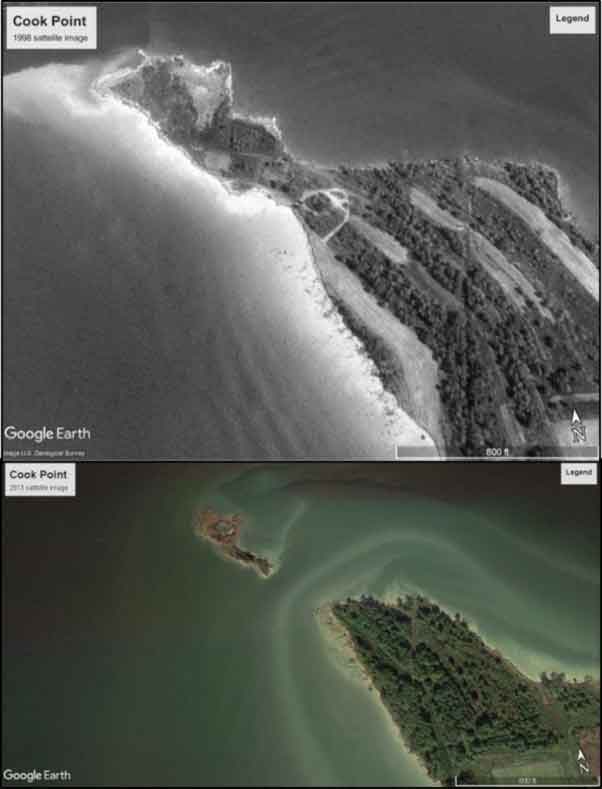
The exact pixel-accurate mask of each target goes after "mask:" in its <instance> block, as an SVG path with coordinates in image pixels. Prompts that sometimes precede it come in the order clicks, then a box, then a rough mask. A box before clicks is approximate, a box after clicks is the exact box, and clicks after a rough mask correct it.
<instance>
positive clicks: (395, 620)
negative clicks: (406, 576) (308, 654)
mask: <svg viewBox="0 0 602 789" xmlns="http://www.w3.org/2000/svg"><path fill="white" fill-rule="evenodd" d="M317 614H318V622H319V623H320V624H321V625H322V626H325V628H326V631H325V632H326V633H327V635H328V636H329V640H330V641H331V643H332V645H333V647H334V646H336V647H337V648H338V650H339V652H340V651H341V650H343V652H344V654H345V661H344V664H343V665H344V666H345V669H346V670H347V671H350V672H351V675H352V676H353V675H355V676H356V678H357V677H359V678H360V679H361V680H362V682H363V683H364V684H366V685H367V686H368V687H369V688H370V689H371V690H373V691H376V692H377V693H378V696H379V697H380V701H381V702H382V704H383V705H384V707H385V709H386V710H387V712H388V714H389V716H390V718H391V720H392V722H393V723H394V725H395V727H396V729H397V731H398V732H399V734H400V735H401V737H402V739H403V742H404V744H405V745H406V746H407V747H408V749H409V750H410V751H411V752H412V753H413V754H415V755H416V756H417V757H418V758H419V759H420V761H421V763H422V764H423V766H424V768H425V769H426V771H427V772H428V774H429V776H430V777H431V778H432V779H433V780H434V781H436V782H438V783H442V784H444V785H458V786H461V785H469V784H473V785H474V784H499V785H510V784H517V783H528V784H536V783H537V784H538V783H542V784H543V783H556V784H562V783H577V782H578V783H580V784H589V783H591V784H592V785H597V782H598V778H597V776H598V774H599V769H600V767H599V764H600V728H599V720H600V683H599V681H598V680H594V679H593V678H591V677H586V678H585V679H584V680H582V681H578V680H568V679H567V678H566V677H565V676H564V674H556V673H551V674H547V673H543V674H542V675H541V677H540V681H535V680H533V679H531V678H529V677H527V676H526V675H524V674H523V673H522V672H521V671H519V669H518V668H517V667H516V666H514V665H513V664H512V663H510V662H509V661H508V660H507V659H505V658H504V657H503V656H502V655H501V654H500V653H499V652H498V651H497V650H494V649H492V648H491V647H490V646H488V645H487V644H486V643H485V642H484V641H483V640H482V639H481V638H480V636H479V635H477V634H476V633H475V632H474V631H473V630H472V629H471V628H470V627H469V626H468V624H467V623H466V622H465V620H464V619H463V618H462V617H461V616H460V614H456V615H455V616H450V615H449V614H448V613H446V612H445V611H444V610H443V609H441V608H440V607H439V606H437V605H435V604H434V603H433V602H430V601H429V600H427V599H426V598H424V597H421V596H408V597H406V598H405V599H399V600H398V601H397V604H396V605H389V604H385V603H383V602H381V601H379V600H377V599H375V598H373V597H370V596H362V597H361V598H359V599H352V598H348V599H347V600H345V601H342V602H334V603H330V604H326V605H323V606H321V607H320V608H319V609H318V610H317ZM374 695H375V696H376V693H375V694H374ZM456 782H457V783H456Z"/></svg>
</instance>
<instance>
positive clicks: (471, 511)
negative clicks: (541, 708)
mask: <svg viewBox="0 0 602 789" xmlns="http://www.w3.org/2000/svg"><path fill="white" fill-rule="evenodd" d="M118 468H119V467H115V469H114V470H104V469H101V470H98V471H97V470H94V471H92V470H90V472H89V473H87V472H86V473H84V472H82V475H81V484H82V486H83V487H82V496H80V499H79V500H78V502H77V503H76V504H75V505H74V506H71V508H70V509H69V508H65V507H62V508H59V509H57V510H56V511H55V512H56V514H55V515H53V514H52V513H51V512H50V510H49V509H48V508H46V509H45V510H43V512H44V513H45V517H44V526H45V531H44V533H41V532H40V530H39V527H40V525H41V524H40V523H39V522H38V520H37V519H36V518H35V517H34V512H35V511H36V509H35V505H33V506H31V507H29V506H27V508H26V509H23V508H21V509H20V510H17V509H16V505H15V503H14V502H13V503H12V505H13V506H12V508H11V510H10V512H9V516H8V519H7V527H8V529H12V531H10V532H8V535H9V537H8V542H7V544H6V545H5V551H4V555H5V556H7V557H8V560H9V564H8V566H7V580H6V584H7V588H8V590H9V593H10V595H9V600H10V601H11V606H10V609H9V613H10V617H9V621H8V625H7V626H8V633H9V638H8V639H7V640H5V649H6V654H5V666H6V668H5V686H6V689H5V698H6V711H7V713H8V718H9V719H10V720H11V721H12V722H13V723H12V726H11V727H10V728H9V730H8V732H7V733H6V734H5V738H6V739H5V760H4V761H5V764H8V763H10V764H11V765H16V766H19V767H21V766H27V765H30V764H31V761H32V758H33V760H34V761H35V762H36V764H38V765H44V764H45V763H47V762H49V763H51V764H52V765H54V764H56V763H57V762H59V763H60V765H61V766H62V767H64V768H66V769H71V770H72V771H73V772H74V776H76V780H77V781H80V782H81V784H82V785H87V784H90V785H92V784H94V783H95V782H99V783H101V784H102V783H105V784H108V783H111V782H117V783H120V784H125V785H127V784H128V783H129V782H131V781H134V782H137V783H145V784H148V785H162V782H167V783H171V785H182V786H186V785H194V784H199V783H200V784H202V785H212V784H217V785H233V784H234V785H239V784H243V785H277V784H279V783H284V784H287V785H302V784H310V785H324V784H329V785H345V784H347V785H418V784H424V783H428V781H427V779H426V776H425V775H424V773H423V772H422V771H421V769H420V768H419V767H418V766H417V764H416V762H415V760H414V759H413V758H412V757H411V756H409V755H408V754H407V753H406V752H405V751H404V749H403V746H402V745H401V743H400V741H399V739H398V738H397V737H396V736H395V734H394V733H393V732H392V730H391V726H390V723H389V720H388V718H387V716H386V714H385V713H384V712H383V710H382V709H381V708H380V706H379V705H378V704H376V703H375V701H374V698H373V697H372V694H370V693H369V692H368V691H367V690H366V689H365V688H364V687H361V686H359V685H357V684H356V683H354V682H352V681H350V680H349V679H348V678H347V676H346V675H345V674H344V673H342V672H341V670H340V667H339V666H337V665H336V663H335V662H333V661H332V660H331V659H330V654H329V652H328V648H327V645H326V643H325V641H324V639H323V636H322V635H321V632H320V630H319V628H318V626H317V624H316V621H315V618H314V614H313V611H314V609H315V607H316V606H318V605H319V604H320V603H321V602H324V601H326V600H332V599H336V598H340V597H344V596H345V595H353V594H358V593H361V592H372V593H374V594H378V595H382V596H384V597H391V596H394V595H395V594H398V593H400V592H406V591H421V592H423V593H424V594H427V595H429V596H431V597H432V598H434V599H435V600H437V601H439V602H440V603H441V604H442V605H443V606H444V607H445V608H447V609H448V610H450V611H453V612H455V611H460V612H461V613H462V614H463V615H464V616H465V617H466V618H467V619H468V621H469V622H470V623H471V624H472V625H473V626H475V627H477V628H478V630H479V632H480V633H481V634H482V635H483V637H484V638H485V639H486V640H487V641H488V642H489V643H490V644H492V645H493V646H495V647H498V648H500V649H502V650H503V651H504V653H505V654H506V655H507V656H508V657H510V658H511V659H512V660H513V661H514V662H515V663H516V664H517V665H518V666H519V667H520V668H521V669H523V670H524V671H527V672H529V673H530V674H532V675H534V676H536V675H537V674H538V673H539V672H540V671H542V670H564V671H566V672H567V673H568V674H569V676H573V675H576V676H582V675H584V674H587V673H590V674H593V675H595V676H599V618H600V617H599V559H598V557H599V535H598V533H597V531H596V530H595V529H594V528H593V526H594V525H595V518H592V517H591V516H592V515H594V516H595V507H594V508H593V510H592V512H591V513H589V510H588V509H587V507H582V508H581V512H580V513H579V514H578V515H575V522H574V524H573V525H572V526H571V527H568V528H567V522H566V511H565V509H564V508H562V507H561V508H558V507H555V506H554V504H553V503H552V502H550V503H549V504H548V505H546V503H545V500H544V499H537V498H530V499H528V498H526V497H525V495H523V496H522V497H521V496H520V494H518V493H517V491H516V489H509V490H508V491H507V494H506V495H505V496H504V495H500V496H496V497H494V498H488V499H483V500H475V501H474V503H473V504H472V505H470V506H467V505H460V504H458V503H455V504H453V503H446V502H444V501H442V500H437V499H433V498H427V497H425V496H424V495H418V494H417V493H414V492H412V491H411V490H410V489H408V490H406V491H405V492H404V491H403V490H401V491H400V489H399V488H397V489H396V490H387V489H383V488H382V487H378V486H374V485H372V484H369V483H364V484H360V483H355V484H354V485H353V486H352V487H350V486H348V485H341V484H340V483H337V482H332V483H325V484H321V485H318V486H316V485H311V484H308V483H304V482H299V483H296V484H289V483H290V481H291V480H292V479H293V478H294V477H296V476H298V474H297V471H296V470H294V469H293V470H291V469H277V470H276V471H275V472H274V473H273V472H272V471H271V470H269V469H268V470H265V469H264V470H259V471H255V470H251V471H244V472H243V473H241V471H240V470H239V469H236V468H231V469H228V468H225V469H222V470H221V471H219V472H213V473H212V474H211V475H209V476H207V474H206V472H204V471H202V470H201V471H199V472H198V479H194V472H192V473H188V472H187V473H184V470H182V471H181V472H178V471H177V469H176V470H175V469H173V468H172V469H169V470H168V469H166V468H165V467H164V468H165V473H164V476H162V474H158V473H157V472H156V470H153V471H152V472H151V471H148V470H147V471H144V472H142V471H140V470H134V471H130V470H129V469H128V470H123V467H122V470H117V469H118ZM425 468H426V467H425ZM430 468H431V469H432V468H433V467H432V466H431V467H430ZM182 469H183V467H182ZM400 473H401V472H400ZM465 473H469V472H468V469H466V470H465ZM458 474H459V472H458ZM368 475H369V472H368ZM323 479H325V480H327V479H328V475H327V474H326V473H323ZM95 480H97V481H96V482H95ZM108 483H111V485H112V487H110V488H109V487H108ZM465 483H468V485H470V483H469V480H468V478H467V479H466V480H465ZM101 490H102V491H103V492H104V495H105V500H104V502H102V503H101V502H100V501H99V499H98V496H97V495H96V491H101ZM108 490H110V491H111V496H106V492H107V491H108ZM203 506H214V507H218V508H220V507H221V508H223V509H224V510H225V511H244V512H245V514H246V516H247V526H248V528H247V529H246V531H245V533H244V534H245V541H244V542H245V544H246V545H248V547H250V548H252V549H254V550H257V551H262V552H263V553H265V554H266V555H269V556H271V557H272V558H274V559H277V560H278V562H279V570H278V572H277V573H276V574H275V575H274V576H273V577H272V578H271V579H269V580H262V579H260V578H258V577H257V576H256V575H255V574H254V573H253V572H252V571H250V570H244V569H241V568H239V567H237V566H236V565H234V564H232V563H229V562H225V561H223V560H221V559H220V558H219V557H218V556H217V555H216V553H215V552H214V551H213V550H212V548H211V547H210V546H208V545H207V544H205V543H202V542H198V541H197V540H195V538H194V537H193V535H192V530H191V523H192V519H193V515H194V512H195V511H197V510H198V508H199V507H203ZM41 511H42V510H40V512H41ZM17 512H18V513H19V514H18V515H17ZM27 513H29V516H28V515H27ZM588 513H589V514H588ZM17 518H18V521H17ZM17 523H18V524H19V526H18V528H19V531H18V532H17V531H16V529H15V526H16V524H17ZM50 525H51V526H52V528H51V529H50V531H49V530H48V527H49V526H50ZM25 568H27V570H28V571H29V572H31V573H33V576H32V577H31V578H29V579H28V578H27V577H26V574H27V572H26V569H25ZM61 579H62V581H61ZM33 720H35V725H32V721H33Z"/></svg>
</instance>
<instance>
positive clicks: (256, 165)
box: [112, 56, 600, 456]
mask: <svg viewBox="0 0 602 789" xmlns="http://www.w3.org/2000/svg"><path fill="white" fill-rule="evenodd" d="M220 69H221V72H220V74H221V82H220V80H217V82H218V87H219V86H221V87H219V90H222V91H223V93H224V95H223V97H222V100H221V101H220V96H221V94H220V93H218V94H217V95H216V96H214V97H212V99H213V100H214V104H215V105H216V106H215V107H214V108H213V109H212V112H213V116H212V118H211V119H210V120H209V121H207V119H205V118H199V112H198V111H197V107H196V106H195V102H194V101H193V93H192V92H191V91H193V89H194V85H191V84H189V82H190V80H191V79H192V78H191V77H190V73H195V72H190V70H187V69H186V68H185V61H184V59H183V58H182V57H181V56H174V57H171V58H169V57H168V58H162V57H155V58H148V59H147V61H146V63H145V64H144V65H142V67H141V68H140V69H139V70H138V71H134V72H132V73H131V74H128V75H125V76H124V77H123V78H122V79H120V80H119V81H118V82H117V83H116V84H114V85H113V86H112V89H113V90H114V91H115V92H116V93H117V95H119V96H120V97H122V98H124V99H126V100H127V101H130V102H132V103H134V104H136V105H137V106H140V107H141V108H143V109H144V110H145V111H146V112H147V113H148V114H149V115H150V117H151V118H152V119H153V120H154V121H155V122H156V123H157V124H158V125H159V127H160V128H161V131H162V132H163V133H164V134H166V135H167V137H168V138H169V139H171V140H172V141H174V142H175V143H176V144H178V145H180V146H182V147H183V148H184V149H185V150H186V151H187V153H188V154H189V155H190V156H191V157H192V158H193V159H194V160H195V161H197V162H198V163H199V164H201V165H203V164H204V163H205V158H204V156H205V151H206V150H210V149H215V148H217V149H219V150H221V151H227V152H228V156H229V160H230V171H229V172H230V174H231V175H234V176H236V178H237V179H238V180H237V183H240V184H242V185H243V186H244V185H245V184H247V185H248V184H251V183H260V184H262V185H264V186H267V187H269V188H270V189H272V190H274V191H277V192H279V193H281V194H282V195H283V196H285V197H286V199H287V200H290V201H293V202H292V204H293V206H294V208H295V210H296V212H297V215H298V216H299V217H300V218H301V220H302V221H303V222H304V223H305V225H306V226H308V227H309V228H310V229H311V230H313V231H314V232H315V233H317V234H318V235H319V236H320V237H321V238H323V239H324V240H326V241H327V243H328V244H329V246H330V247H331V249H332V250H333V252H334V253H335V254H336V257H337V258H338V260H339V261H341V262H342V263H343V264H345V265H346V266H348V267H349V268H350V269H352V270H353V271H354V272H355V273H356V274H357V275H358V276H359V277H360V278H361V281H362V283H363V285H364V287H365V288H366V289H367V290H368V291H369V292H370V293H372V294H373V295H374V296H375V297H376V298H377V299H378V301H379V303H380V304H381V305H382V306H384V307H386V308H387V309H388V310H389V311H390V312H392V313H393V314H394V315H395V316H397V318H398V319H399V320H400V321H402V322H403V323H404V324H406V325H408V326H409V327H411V328H413V329H414V330H415V332H416V334H417V336H418V337H419V339H420V340H421V341H422V342H423V343H424V344H425V345H426V346H427V347H428V348H429V349H430V351H431V352H432V354H433V357H434V358H435V360H436V361H437V362H438V365H439V377H438V389H439V395H440V400H441V407H442V409H441V410H442V414H443V424H442V426H441V430H442V434H443V439H444V442H445V450H446V454H447V455H465V456H475V455H477V456H478V455H483V454H485V453H486V452H487V451H488V450H490V449H494V450H506V452H507V454H509V455H514V454H516V455H533V456H538V455H551V454H552V455H558V454H559V453H558V451H557V450H558V443H559V439H558V435H559V431H560V432H561V433H562V431H564V432H563V433H562V434H563V435H567V433H566V427H567V425H568V422H569V419H570V417H571V415H572V409H573V406H574V404H575V402H578V403H579V404H583V403H584V404H585V405H584V406H581V405H580V407H581V408H582V410H583V409H585V410H586V411H587V416H589V417H592V418H596V417H597V413H598V402H599V388H600V379H599V369H600V366H599V313H598V304H597V302H596V300H595V299H594V298H592V295H591V292H588V290H586V288H585V287H584V286H583V285H582V284H581V282H580V281H579V280H578V279H577V278H576V277H575V276H573V274H572V273H570V272H569V271H567V269H566V268H565V266H564V265H563V263H562V261H561V260H560V259H559V258H558V257H557V256H556V254H554V252H552V251H551V250H550V248H548V246H546V244H544V243H543V242H542V239H541V238H540V237H539V235H538V233H537V232H535V231H534V230H532V229H531V227H530V226H529V225H528V224H527V223H526V222H525V221H524V220H523V219H522V218H521V216H519V215H518V214H517V213H514V212H513V211H511V210H510V209H509V208H507V207H506V206H505V205H503V204H502V203H501V202H500V201H499V200H496V199H495V197H494V196H492V195H491V194H490V193H489V192H488V191H486V190H485V189H483V188H479V187H478V185H477V184H478V181H477V180H476V179H478V178H479V177H485V178H488V179H495V180H497V181H499V182H501V183H504V184H506V185H507V186H509V187H511V188H512V189H513V190H514V191H515V192H516V193H517V194H518V195H520V196H522V197H524V198H525V199H527V200H529V201H530V202H531V203H532V204H534V205H535V206H538V207H539V208H540V209H541V210H542V211H543V212H544V213H545V215H546V216H547V217H548V219H549V220H550V221H551V222H553V223H554V224H556V225H557V227H558V228H560V229H561V230H562V231H564V232H565V233H566V234H567V236H568V238H569V239H570V241H571V242H572V243H573V244H574V246H575V247H576V248H577V249H579V250H580V251H581V252H583V253H584V254H585V255H587V256H588V257H589V259H590V260H592V261H593V262H594V264H595V265H596V266H598V268H599V240H591V239H588V238H587V237H586V236H585V234H584V233H583V232H582V231H581V230H580V229H579V227H578V226H577V225H576V223H575V222H574V220H573V218H572V217H571V216H570V215H569V214H568V213H567V212H566V211H565V210H564V208H563V205H562V201H561V199H560V194H559V183H558V177H557V175H556V173H555V172H554V171H553V170H552V169H550V168H547V167H545V166H544V165H540V164H520V163H515V162H486V161H483V160H480V159H477V158H474V157H469V156H463V157H459V158H457V159H440V160H430V161H423V162H392V163H390V164H388V165H386V166H382V167H366V168H352V167H339V168H336V169H329V168H325V167H319V166H317V165H312V164H311V163H308V162H301V161H297V160H295V159H294V157H293V156H291V155H290V154H289V153H288V152H287V151H286V150H285V149H284V145H283V143H282V141H281V139H280V137H279V134H278V133H277V132H276V131H275V130H274V129H269V128H267V127H264V126H263V125H262V124H261V123H259V122H256V121H253V120H250V119H243V118H241V117H240V116H238V115H234V114H233V112H232V96H231V93H230V92H229V91H228V90H227V89H226V88H227V75H228V73H229V72H228V69H229V67H227V66H226V64H221V66H220ZM192 81H193V82H194V79H193V80H192ZM220 172H221V171H220ZM333 187H337V188H339V189H343V190H345V192H346V196H347V198H348V201H349V205H350V216H351V219H353V218H354V217H356V218H358V219H361V220H363V223H364V224H363V226H364V227H365V223H368V224H369V225H371V226H373V227H374V228H376V229H377V230H379V231H381V235H380V237H381V238H382V233H384V234H386V235H387V236H389V237H390V239H391V241H392V242H393V244H395V246H396V247H399V245H400V246H401V247H403V248H404V249H405V250H406V251H407V262H404V263H401V264H400V263H399V261H393V260H392V259H390V258H389V257H388V256H387V254H390V253H389V252H388V249H387V247H386V245H383V244H382V243H380V245H379V235H378V234H377V235H376V236H375V235H370V233H368V234H367V235H368V237H369V238H367V237H366V235H364V234H362V233H361V232H358V230H357V229H356V228H357V227H358V223H357V222H356V223H355V226H354V225H353V223H352V222H346V223H345V224H343V226H342V227H340V229H339V225H340V223H341V222H343V221H344V219H345V216H344V215H343V213H342V212H341V210H340V209H339V208H337V207H335V206H334V205H333V203H332V201H331V200H330V199H329V198H328V197H327V196H326V194H325V193H323V192H322V191H321V190H327V189H332V188H333ZM308 192H310V194H309V195H307V193H308ZM417 195H418V197H417ZM421 201H422V202H421ZM359 227H360V228H361V227H362V224H360V225H359ZM333 231H336V232H335V233H334V235H332V237H331V234H332V233H333ZM484 249H485V250H486V252H484V251H483V250H484ZM383 250H384V251H383ZM559 254H560V253H559ZM484 255H485V258H484ZM487 255H489V257H487ZM339 308H340V310H341V313H342V314H343V317H344V318H345V320H346V321H347V323H348V324H349V325H350V327H351V328H352V330H353V331H354V333H356V334H357V335H358V336H360V337H361V338H362V340H363V341H364V344H365V346H366V349H367V352H368V353H369V355H370V356H371V357H372V359H373V361H374V362H375V364H376V367H377V369H378V370H379V373H380V375H381V378H382V380H383V383H384V385H385V386H386V387H387V388H389V389H391V390H392V391H393V389H394V388H395V387H394V381H395V380H396V379H397V380H400V379H401V378H402V377H403V370H401V369H400V367H399V362H398V361H397V362H396V361H395V360H393V358H392V357H393V355H392V354H391V353H390V352H387V350H386V349H385V348H384V346H383V343H382V342H381V341H380V339H379V338H378V337H377V336H376V335H375V334H373V333H372V334H370V333H369V332H368V331H367V329H366V328H365V327H364V326H363V324H362V321H361V320H360V317H359V316H354V317H353V319H351V316H350V314H349V313H348V311H347V312H345V311H344V306H343V305H341V304H339ZM351 324H352V325H351ZM396 365H397V367H396ZM573 397H575V398H576V399H575V400H573ZM401 405H402V407H403V404H402V403H401ZM565 440H566V439H565ZM506 452H504V454H506Z"/></svg>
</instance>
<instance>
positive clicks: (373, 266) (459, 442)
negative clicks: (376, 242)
mask: <svg viewBox="0 0 602 789" xmlns="http://www.w3.org/2000/svg"><path fill="white" fill-rule="evenodd" d="M331 243H332V245H333V249H334V250H335V254H336V255H337V258H338V259H339V260H341V261H343V262H344V263H345V264H346V265H347V266H348V267H349V268H351V269H352V270H353V271H355V272H356V273H357V274H358V276H359V277H360V279H361V280H362V282H363V284H364V287H365V288H366V289H367V290H368V291H369V292H371V293H373V294H374V296H375V297H376V298H377V299H378V301H379V303H380V304H382V305H383V306H386V307H387V308H388V309H389V310H390V311H391V312H392V313H393V314H394V315H396V316H397V317H398V318H399V320H400V321H401V322H402V323H404V324H405V325H406V326H409V327H410V328H412V329H414V331H415V332H416V334H417V336H418V338H419V339H420V340H421V342H424V343H425V345H427V346H428V347H429V348H430V350H431V351H432V353H433V355H434V357H435V359H436V360H437V361H438V362H439V365H440V375H439V382H438V387H439V394H440V398H441V403H442V407H443V409H444V412H445V415H446V419H445V423H446V424H445V428H444V432H445V440H446V446H447V447H448V451H451V452H453V453H458V454H465V455H478V454H482V453H483V451H484V449H485V448H486V447H488V446H502V445H503V444H504V432H503V428H502V426H501V424H500V423H499V415H498V409H499V400H497V399H496V385H495V379H494V377H493V376H494V368H495V358H494V356H493V353H492V350H491V348H490V347H489V346H488V344H487V341H486V340H487V335H486V334H484V332H483V330H482V328H481V327H480V325H479V321H478V319H477V318H476V317H475V316H473V315H472V314H465V313H459V312H457V311H455V310H452V309H449V308H448V307H447V306H446V305H444V304H442V303H441V302H439V301H437V300H435V298H434V297H433V296H431V295H430V294H427V293H425V292H424V290H423V289H422V288H419V287H417V286H416V284H415V283H414V282H413V281H412V279H411V278H410V276H409V275H408V274H407V273H406V271H405V270H404V267H401V266H398V265H395V264H394V263H392V262H391V261H390V260H389V259H388V258H387V257H386V256H385V255H384V254H383V253H382V252H380V250H378V249H376V248H375V247H374V246H372V244H370V243H369V242H368V241H367V240H366V239H365V238H364V237H363V236H360V235H359V234H358V233H357V232H356V231H355V230H354V229H353V228H352V227H351V226H350V225H345V226H344V227H343V228H342V229H341V230H340V231H339V233H338V234H337V235H336V237H335V238H334V239H333V240H332V242H331ZM372 358H373V359H374V361H375V363H376V365H377V367H378V368H379V370H381V371H382V372H383V374H384V375H385V377H388V371H387V360H386V359H384V360H380V361H379V359H377V358H375V357H374V356H373V357H372ZM383 362H384V363H383ZM504 396H505V395H504Z"/></svg>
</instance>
